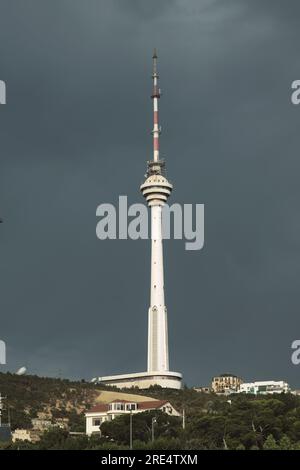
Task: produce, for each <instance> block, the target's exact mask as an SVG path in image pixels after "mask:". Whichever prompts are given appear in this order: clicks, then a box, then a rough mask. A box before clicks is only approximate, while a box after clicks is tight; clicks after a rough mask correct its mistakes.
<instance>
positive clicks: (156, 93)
mask: <svg viewBox="0 0 300 470" xmlns="http://www.w3.org/2000/svg"><path fill="white" fill-rule="evenodd" d="M152 59H153V73H152V79H153V93H152V96H151V98H152V100H153V131H152V134H153V161H154V162H158V161H159V134H160V132H161V129H160V127H159V123H158V100H159V98H160V89H159V88H158V78H159V76H158V73H157V52H156V49H154V52H153V57H152Z"/></svg>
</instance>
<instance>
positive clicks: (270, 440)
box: [263, 434, 278, 450]
mask: <svg viewBox="0 0 300 470" xmlns="http://www.w3.org/2000/svg"><path fill="white" fill-rule="evenodd" d="M263 448H264V450H276V449H278V446H277V444H276V441H275V439H274V437H273V435H272V434H269V435H268V437H267V439H266V440H265V442H264V445H263Z"/></svg>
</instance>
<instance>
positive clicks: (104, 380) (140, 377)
mask: <svg viewBox="0 0 300 470" xmlns="http://www.w3.org/2000/svg"><path fill="white" fill-rule="evenodd" d="M181 381H182V375H181V374H180V373H179V372H170V371H166V372H164V373H162V372H157V373H155V372H136V373H134V374H123V375H110V376H106V377H98V379H97V383H101V384H103V385H110V386H112V387H117V388H132V387H138V388H141V389H145V388H149V387H151V386H152V385H159V386H160V387H163V388H175V389H178V390H179V389H181Z"/></svg>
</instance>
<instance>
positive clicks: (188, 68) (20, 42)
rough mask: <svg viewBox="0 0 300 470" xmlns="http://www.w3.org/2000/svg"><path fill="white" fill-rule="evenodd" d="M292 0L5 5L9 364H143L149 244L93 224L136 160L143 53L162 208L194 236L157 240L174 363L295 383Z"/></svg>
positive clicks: (142, 140) (189, 377)
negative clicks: (190, 216) (155, 83)
mask: <svg viewBox="0 0 300 470" xmlns="http://www.w3.org/2000/svg"><path fill="white" fill-rule="evenodd" d="M299 22H300V5H299V2H297V1H296V0H289V2H282V1H279V0H272V1H271V0H270V1H268V0H260V1H258V0H251V1H246V0H227V1H226V2H224V1H223V0H188V1H183V0H174V1H171V0H168V1H166V0H164V1H163V2H162V1H156V0H152V1H151V2H149V1H146V0H139V1H134V0H119V1H116V0H107V1H104V0H89V1H88V2H86V1H83V0H81V1H79V0H69V1H67V0H51V1H50V0H48V1H45V0H44V1H40V0H27V1H26V2H24V1H22V0H0V79H1V80H5V81H6V84H7V105H6V106H1V107H0V145H1V147H0V152H1V153H0V158H1V162H0V169H1V171H0V216H1V217H3V218H4V220H5V223H4V224H2V225H1V226H0V260H1V261H0V286H1V304H0V309H1V310H0V314H1V324H0V338H1V339H4V340H5V341H6V342H7V346H8V365H7V367H2V369H1V370H8V369H9V370H15V369H16V368H17V367H19V366H21V365H24V364H26V365H28V367H29V370H30V371H31V372H33V373H38V374H41V375H58V373H61V374H62V375H63V376H67V377H77V378H81V377H85V378H90V377H93V376H95V375H105V374H110V373H119V372H120V373H121V372H135V371H142V370H144V369H145V367H146V334H147V331H146V328H147V310H148V303H149V280H150V279H149V275H150V266H149V261H150V246H149V243H148V242H147V241H129V240H128V241H105V242H103V241H102V242H101V241H99V240H97V238H96V235H95V227H96V216H95V212H96V207H97V206H98V204H100V203H102V202H112V203H114V202H117V200H118V196H119V194H127V195H128V198H129V202H130V203H134V202H142V196H141V195H140V194H139V185H140V183H141V181H142V178H143V175H144V173H145V169H146V160H147V159H149V158H150V157H151V136H150V130H151V124H152V122H151V119H152V115H151V100H150V98H149V96H150V94H151V55H152V50H153V47H157V49H158V53H159V70H160V76H161V82H160V84H161V88H162V91H163V96H162V99H161V101H160V111H161V113H160V116H161V125H162V128H163V134H162V139H161V148H162V153H163V156H164V157H165V158H166V161H167V175H168V177H169V178H170V180H171V181H172V182H173V183H174V186H175V190H174V193H173V196H172V199H170V203H171V201H172V202H182V203H204V204H205V210H206V214H205V223H206V227H205V247H204V249H203V250H202V251H199V252H192V251H185V250H184V242H183V241H169V242H166V243H165V276H166V281H165V284H166V297H167V306H168V315H169V336H170V359H171V367H172V369H173V370H178V371H180V372H183V374H184V378H185V381H186V382H187V383H188V384H189V385H194V384H195V385H205V384H207V383H208V382H209V381H210V378H211V376H213V375H215V374H217V373H220V372H233V373H236V374H239V375H241V376H242V377H244V378H245V379H247V380H252V379H264V378H265V379H287V380H288V381H290V382H291V384H292V385H294V386H296V385H297V386H300V366H298V368H297V367H295V366H292V365H291V361H290V356H291V350H290V345H291V343H292V341H293V340H294V339H298V338H300V320H299V312H300V290H299V282H300V213H299V200H300V185H299V174H300V160H299V145H298V139H299V131H298V128H299V120H300V106H299V107H296V106H292V104H291V101H290V95H291V90H290V86H291V83H292V81H293V80H296V79H300V56H299V30H300V28H299V26H300V25H299Z"/></svg>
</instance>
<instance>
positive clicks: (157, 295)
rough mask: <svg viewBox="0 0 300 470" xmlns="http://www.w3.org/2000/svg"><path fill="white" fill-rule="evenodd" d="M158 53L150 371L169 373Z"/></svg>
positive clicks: (150, 185)
mask: <svg viewBox="0 0 300 470" xmlns="http://www.w3.org/2000/svg"><path fill="white" fill-rule="evenodd" d="M158 78H159V76H158V73H157V53H156V50H155V49H154V53H153V74H152V79H153V92H152V96H151V98H152V100H153V131H152V134H153V160H150V161H148V162H147V163H148V169H147V175H146V176H147V178H146V181H145V182H144V183H143V184H142V185H141V187H140V189H141V192H142V194H143V196H144V197H145V198H146V201H147V203H148V206H149V207H150V210H151V288H150V292H151V295H150V307H149V311H148V366H147V368H148V372H166V371H169V348H168V325H167V308H166V306H165V294H164V262H163V243H162V207H163V205H164V204H165V202H166V201H167V199H168V197H169V196H170V194H171V191H172V189H173V186H172V185H171V184H170V183H169V181H168V180H167V179H166V177H165V176H164V168H165V163H164V161H163V160H161V159H160V157H159V136H160V133H161V128H160V126H159V119H158V101H159V98H160V89H159V87H158Z"/></svg>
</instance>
